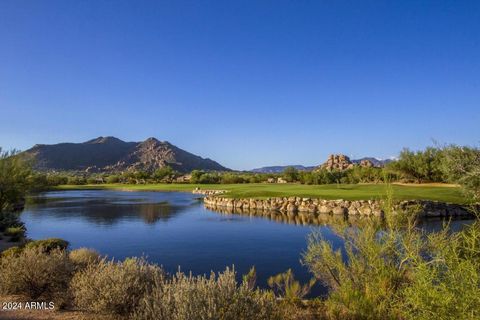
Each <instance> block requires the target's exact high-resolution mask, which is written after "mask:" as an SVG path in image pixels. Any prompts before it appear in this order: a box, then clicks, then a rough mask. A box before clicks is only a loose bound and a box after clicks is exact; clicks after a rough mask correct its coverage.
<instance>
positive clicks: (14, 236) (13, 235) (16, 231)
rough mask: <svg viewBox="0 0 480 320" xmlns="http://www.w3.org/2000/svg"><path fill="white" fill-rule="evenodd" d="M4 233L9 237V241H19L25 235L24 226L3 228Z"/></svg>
mask: <svg viewBox="0 0 480 320" xmlns="http://www.w3.org/2000/svg"><path fill="white" fill-rule="evenodd" d="M4 234H5V235H6V236H9V237H10V241H14V242H16V241H19V240H20V239H22V238H23V237H24V236H25V228H24V227H23V226H22V227H9V228H7V229H5V232H4Z"/></svg>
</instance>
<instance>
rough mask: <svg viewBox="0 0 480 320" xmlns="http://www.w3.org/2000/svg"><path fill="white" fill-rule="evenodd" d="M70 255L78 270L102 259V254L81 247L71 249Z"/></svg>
mask: <svg viewBox="0 0 480 320" xmlns="http://www.w3.org/2000/svg"><path fill="white" fill-rule="evenodd" d="M68 257H69V258H70V260H71V261H72V263H73V264H74V265H75V269H76V270H83V269H85V268H86V267H88V266H89V265H90V264H92V263H98V262H100V260H101V256H100V254H99V253H98V252H97V251H95V250H93V249H87V248H80V249H76V250H72V251H70V253H69V255H68Z"/></svg>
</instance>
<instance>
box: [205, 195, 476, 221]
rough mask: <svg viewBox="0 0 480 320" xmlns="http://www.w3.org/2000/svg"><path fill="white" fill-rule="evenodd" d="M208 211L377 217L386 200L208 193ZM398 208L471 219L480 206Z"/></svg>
mask: <svg viewBox="0 0 480 320" xmlns="http://www.w3.org/2000/svg"><path fill="white" fill-rule="evenodd" d="M197 193H198V192H197ZM203 201H204V205H205V207H206V208H208V209H212V210H217V211H221V210H222V209H234V210H236V211H239V210H242V211H247V210H256V211H264V212H280V213H285V214H288V215H295V214H296V213H308V214H312V215H317V214H333V215H344V216H347V215H348V216H350V215H354V216H377V217H381V216H383V215H384V211H383V209H382V208H383V201H382V200H352V201H349V200H325V199H316V198H313V199H312V198H300V197H277V198H268V199H234V198H226V197H220V196H212V195H209V194H208V193H207V196H206V197H204V198H203ZM394 208H395V209H401V210H406V209H408V208H418V209H419V215H420V216H421V217H467V216H471V215H472V209H476V210H480V205H478V204H477V205H475V207H471V206H466V205H465V206H464V205H459V204H454V203H446V202H439V201H430V200H405V201H399V202H396V203H395V204H394Z"/></svg>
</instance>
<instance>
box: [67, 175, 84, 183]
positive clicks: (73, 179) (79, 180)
mask: <svg viewBox="0 0 480 320" xmlns="http://www.w3.org/2000/svg"><path fill="white" fill-rule="evenodd" d="M86 183H87V180H86V179H85V178H84V177H77V176H72V177H68V179H67V184H70V185H82V184H86Z"/></svg>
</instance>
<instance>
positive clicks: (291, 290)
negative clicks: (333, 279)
mask: <svg viewBox="0 0 480 320" xmlns="http://www.w3.org/2000/svg"><path fill="white" fill-rule="evenodd" d="M315 282H316V280H315V279H311V280H310V281H309V282H308V283H307V284H304V285H302V284H301V283H300V282H298V281H296V280H295V276H294V274H293V272H292V269H288V270H287V271H286V272H284V273H279V274H277V275H275V276H272V277H270V278H268V285H269V286H270V287H271V288H272V289H274V291H275V292H276V293H277V294H278V295H279V296H280V297H282V298H283V299H285V301H287V302H291V303H298V302H300V301H301V300H302V299H303V298H304V297H305V296H306V295H307V294H308V293H309V292H310V290H311V289H312V287H313V285H314V284H315Z"/></svg>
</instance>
